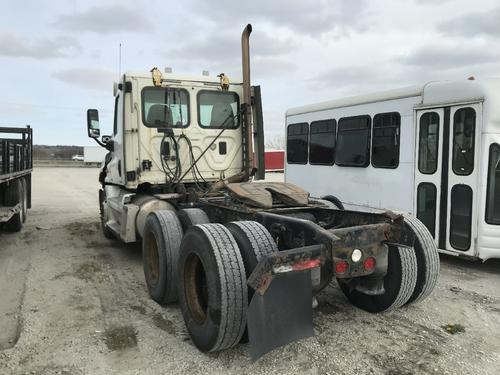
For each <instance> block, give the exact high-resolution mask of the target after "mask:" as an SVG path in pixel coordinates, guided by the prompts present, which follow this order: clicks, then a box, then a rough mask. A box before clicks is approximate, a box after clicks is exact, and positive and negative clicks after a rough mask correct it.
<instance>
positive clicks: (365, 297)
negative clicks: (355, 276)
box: [338, 246, 417, 313]
mask: <svg viewBox="0 0 500 375" xmlns="http://www.w3.org/2000/svg"><path fill="white" fill-rule="evenodd" d="M388 257H389V258H388V265H387V274H386V275H385V276H384V289H385V291H384V293H383V294H379V295H369V294H365V293H362V292H360V291H357V290H355V289H354V288H352V287H351V286H350V285H349V283H348V282H345V281H344V280H343V279H338V282H339V285H340V288H341V289H342V291H343V292H344V294H345V296H346V297H347V299H348V300H349V301H350V302H351V303H352V304H353V305H354V306H356V307H359V308H360V309H363V310H366V311H368V312H373V313H378V312H383V311H389V310H393V309H397V308H399V307H401V306H403V305H404V304H405V303H406V302H407V301H408V300H409V298H410V296H411V295H412V292H413V289H414V288H415V283H416V281H417V258H416V256H415V253H414V251H413V249H410V248H407V247H393V246H391V247H390V248H389V254H388Z"/></svg>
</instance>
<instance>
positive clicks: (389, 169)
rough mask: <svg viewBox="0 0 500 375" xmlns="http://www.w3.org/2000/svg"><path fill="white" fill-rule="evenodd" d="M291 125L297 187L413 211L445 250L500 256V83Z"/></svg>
mask: <svg viewBox="0 0 500 375" xmlns="http://www.w3.org/2000/svg"><path fill="white" fill-rule="evenodd" d="M286 124H287V126H286V137H287V150H286V151H287V155H286V165H285V179H286V181H287V182H291V183H296V184H298V185H300V186H302V187H304V188H305V189H306V190H308V191H310V192H311V194H313V195H316V196H322V195H327V194H333V195H335V196H336V197H338V198H339V199H340V200H341V201H342V202H344V203H347V204H352V205H361V206H363V207H372V208H375V209H389V210H394V211H399V212H408V213H411V214H413V215H415V216H417V218H419V219H420V220H421V221H422V222H423V223H424V224H425V225H426V226H427V228H428V229H429V231H430V232H431V233H432V235H433V236H434V239H435V242H436V244H437V245H438V247H439V248H440V249H441V251H442V252H445V253H449V254H453V255H463V256H467V257H473V258H479V259H482V260H483V261H484V260H487V259H489V258H500V79H489V80H484V81H479V80H478V81H476V80H473V79H469V80H464V81H459V82H430V83H427V84H425V85H423V86H418V87H408V88H402V89H397V90H390V91H385V92H380V93H375V94H370V95H364V96H357V97H351V98H346V99H340V100H334V101H328V102H324V103H318V104H312V105H307V106H303V107H297V108H292V109H289V110H288V111H287V113H286Z"/></svg>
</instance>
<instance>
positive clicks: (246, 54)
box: [241, 24, 254, 180]
mask: <svg viewBox="0 0 500 375" xmlns="http://www.w3.org/2000/svg"><path fill="white" fill-rule="evenodd" d="M251 33H252V25H250V24H248V25H247V26H246V27H245V28H244V29H243V33H242V34H241V57H242V69H243V102H242V105H244V111H243V121H244V122H243V123H244V125H245V131H246V135H245V137H246V140H245V142H246V144H245V148H246V152H245V164H246V166H245V180H248V179H249V177H250V173H251V171H252V170H253V168H254V160H253V159H254V157H253V147H252V139H253V132H252V120H251V108H252V92H251V87H250V43H249V40H250V34H251Z"/></svg>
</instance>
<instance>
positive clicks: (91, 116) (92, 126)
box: [87, 109, 101, 139]
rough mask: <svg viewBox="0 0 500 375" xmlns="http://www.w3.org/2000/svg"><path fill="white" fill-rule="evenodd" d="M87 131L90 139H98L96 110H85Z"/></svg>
mask: <svg viewBox="0 0 500 375" xmlns="http://www.w3.org/2000/svg"><path fill="white" fill-rule="evenodd" d="M87 131H88V135H89V137H90V138H95V139H97V138H99V135H100V134H101V133H100V130H99V111H98V110H97V109H87Z"/></svg>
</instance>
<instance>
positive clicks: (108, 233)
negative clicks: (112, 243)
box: [99, 189, 115, 240]
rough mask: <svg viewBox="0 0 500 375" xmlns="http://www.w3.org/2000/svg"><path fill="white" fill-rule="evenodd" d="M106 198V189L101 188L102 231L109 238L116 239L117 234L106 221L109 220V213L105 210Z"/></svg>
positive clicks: (100, 213) (100, 214)
mask: <svg viewBox="0 0 500 375" xmlns="http://www.w3.org/2000/svg"><path fill="white" fill-rule="evenodd" d="M105 200H106V192H105V191H104V189H99V216H100V219H101V229H102V233H103V234H104V237H106V238H107V239H108V240H113V239H115V234H114V233H113V231H112V230H111V229H109V227H108V226H107V225H106V222H107V221H108V219H107V215H106V213H105V212H104V201H105Z"/></svg>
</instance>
